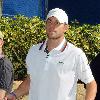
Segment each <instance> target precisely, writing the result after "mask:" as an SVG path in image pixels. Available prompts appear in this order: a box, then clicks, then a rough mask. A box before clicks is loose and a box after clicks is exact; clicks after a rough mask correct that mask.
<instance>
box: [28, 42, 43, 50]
mask: <svg viewBox="0 0 100 100" xmlns="http://www.w3.org/2000/svg"><path fill="white" fill-rule="evenodd" d="M42 44H43V42H41V43H38V44H33V45H32V46H31V47H30V49H29V52H31V51H35V50H39V49H40V48H41V45H42Z"/></svg>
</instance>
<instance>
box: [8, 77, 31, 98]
mask: <svg viewBox="0 0 100 100" xmlns="http://www.w3.org/2000/svg"><path fill="white" fill-rule="evenodd" d="M29 86H30V77H29V76H27V78H26V79H25V80H24V81H23V82H22V83H21V84H20V85H19V87H18V88H17V89H16V90H14V91H13V93H14V94H15V95H16V97H17V98H19V97H21V96H23V95H26V94H28V93H29ZM16 97H15V96H14V95H13V94H8V95H7V100H16Z"/></svg>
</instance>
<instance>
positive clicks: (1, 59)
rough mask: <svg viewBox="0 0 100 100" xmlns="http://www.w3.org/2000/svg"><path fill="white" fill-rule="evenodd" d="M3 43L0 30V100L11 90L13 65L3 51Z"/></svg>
mask: <svg viewBox="0 0 100 100" xmlns="http://www.w3.org/2000/svg"><path fill="white" fill-rule="evenodd" d="M3 44H4V41H3V34H2V32H1V31H0V100H3V98H4V97H5V95H6V93H9V92H11V89H12V83H13V66H12V64H11V62H10V61H9V60H8V59H7V57H5V55H4V53H3V50H2V46H3Z"/></svg>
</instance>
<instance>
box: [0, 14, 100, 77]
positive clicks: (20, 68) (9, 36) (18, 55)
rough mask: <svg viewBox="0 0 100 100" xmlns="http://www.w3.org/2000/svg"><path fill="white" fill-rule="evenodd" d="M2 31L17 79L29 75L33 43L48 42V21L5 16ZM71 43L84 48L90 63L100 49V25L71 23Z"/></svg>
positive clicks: (69, 37)
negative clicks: (29, 60)
mask: <svg viewBox="0 0 100 100" xmlns="http://www.w3.org/2000/svg"><path fill="white" fill-rule="evenodd" d="M0 30H1V31H2V32H3V33H4V36H5V37H4V41H5V45H4V52H5V54H6V55H7V56H8V58H10V60H11V61H12V63H13V65H14V70H15V79H22V78H23V77H25V75H26V68H25V58H26V54H27V52H28V50H29V48H30V46H32V45H33V44H37V43H38V42H40V41H42V40H44V39H45V38H46V34H45V22H44V21H43V20H41V19H40V18H38V17H34V18H28V17H24V16H21V15H17V16H15V17H13V18H9V17H1V19H0ZM65 37H66V39H67V40H68V41H70V42H72V43H73V44H75V45H76V46H78V47H80V48H82V49H83V50H84V51H85V53H86V55H87V57H88V59H89V61H91V60H92V59H93V58H94V57H95V55H96V54H97V53H98V52H99V50H100V25H99V24H98V25H88V24H83V25H79V24H78V23H77V22H74V23H71V24H70V30H69V31H68V32H66V33H65Z"/></svg>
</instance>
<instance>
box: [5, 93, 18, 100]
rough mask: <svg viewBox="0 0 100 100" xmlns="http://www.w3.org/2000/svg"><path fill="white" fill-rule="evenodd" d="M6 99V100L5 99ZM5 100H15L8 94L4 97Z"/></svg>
mask: <svg viewBox="0 0 100 100" xmlns="http://www.w3.org/2000/svg"><path fill="white" fill-rule="evenodd" d="M6 98H7V99H6ZM5 100H16V97H15V96H14V95H12V94H8V95H7V96H6V97H5Z"/></svg>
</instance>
